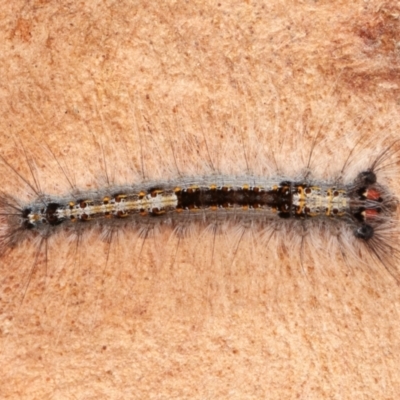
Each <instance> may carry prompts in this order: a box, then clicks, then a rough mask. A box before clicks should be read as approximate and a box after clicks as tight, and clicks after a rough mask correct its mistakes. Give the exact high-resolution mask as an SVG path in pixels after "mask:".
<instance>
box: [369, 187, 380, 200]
mask: <svg viewBox="0 0 400 400" xmlns="http://www.w3.org/2000/svg"><path fill="white" fill-rule="evenodd" d="M380 197H381V194H380V192H378V191H377V190H376V189H368V190H367V195H366V198H367V199H368V200H379V199H380Z"/></svg>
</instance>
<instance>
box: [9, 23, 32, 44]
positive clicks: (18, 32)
mask: <svg viewBox="0 0 400 400" xmlns="http://www.w3.org/2000/svg"><path fill="white" fill-rule="evenodd" d="M31 30H32V21H31V20H29V19H24V18H18V19H17V23H16V25H15V28H14V30H13V31H12V33H11V35H12V37H13V38H18V39H20V40H21V41H22V42H29V41H30V40H31V38H32V34H31Z"/></svg>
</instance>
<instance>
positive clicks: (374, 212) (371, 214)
mask: <svg viewBox="0 0 400 400" xmlns="http://www.w3.org/2000/svg"><path fill="white" fill-rule="evenodd" d="M364 212H365V217H366V218H374V217H376V216H377V215H378V210H375V209H368V210H365V211H364Z"/></svg>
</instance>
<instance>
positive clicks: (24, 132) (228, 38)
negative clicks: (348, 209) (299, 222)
mask: <svg viewBox="0 0 400 400" xmlns="http://www.w3.org/2000/svg"><path fill="white" fill-rule="evenodd" d="M0 10H1V18H0V20H1V22H0V24H1V25H0V32H1V36H2V40H1V43H0V57H1V62H0V71H1V76H2V82H1V83H0V113H1V118H0V126H1V131H0V139H1V149H0V150H1V151H2V154H3V155H4V156H5V157H6V158H7V160H9V161H10V162H12V163H13V165H17V166H18V170H19V172H21V173H24V174H27V175H29V170H28V165H29V163H27V162H26V161H27V157H26V156H25V155H24V153H23V151H22V150H21V149H22V147H21V143H23V146H24V147H25V148H26V149H27V150H28V151H30V152H33V155H32V156H33V157H34V158H35V164H37V168H38V170H39V172H40V171H42V170H43V171H42V172H41V175H40V176H41V185H42V186H43V187H46V188H47V189H51V190H52V191H53V192H55V193H57V192H63V191H65V190H67V189H68V182H67V181H66V180H65V179H64V177H63V174H62V173H61V172H60V169H59V170H58V173H57V175H55V174H54V173H53V174H52V171H53V170H54V169H53V168H46V164H48V165H53V166H54V168H56V167H57V165H56V164H55V163H54V158H53V155H52V154H50V153H49V152H48V151H47V150H45V149H44V147H41V146H42V145H43V146H48V147H49V148H51V149H52V151H53V152H54V156H55V157H56V158H57V159H58V160H61V161H60V162H61V163H63V168H64V171H65V175H67V176H69V177H70V179H71V180H73V181H74V182H75V183H76V185H77V186H79V187H82V186H85V187H90V186H91V185H93V184H94V183H93V180H92V181H91V180H90V179H91V178H90V177H91V176H92V177H93V176H94V175H96V174H97V172H98V170H101V168H102V167H103V170H104V169H107V171H108V173H109V175H110V177H111V178H113V179H115V180H117V181H118V179H119V177H118V174H119V171H120V167H121V165H124V160H125V159H127V158H128V157H127V154H128V155H131V156H132V159H133V160H134V161H133V168H136V169H137V170H140V169H141V167H142V165H143V166H144V169H145V172H144V175H145V176H148V175H152V171H153V169H155V170H156V169H157V163H160V162H163V161H162V160H165V159H167V160H168V161H167V162H168V163H169V164H170V165H171V168H172V169H173V168H177V167H178V169H184V167H185V166H186V165H187V163H188V160H196V162H197V163H199V161H198V157H199V156H198V154H197V151H199V152H203V153H202V154H203V155H204V154H206V152H205V151H204V146H205V144H204V143H207V144H209V145H210V147H211V153H212V156H213V159H214V162H216V164H217V167H218V163H222V162H223V161H221V160H223V158H224V155H223V152H224V151H226V149H225V145H226V144H227V143H229V141H230V139H231V137H232V135H237V134H238V132H245V134H244V137H247V135H248V130H249V129H250V128H254V129H256V130H257V132H263V130H264V131H265V134H266V135H272V136H273V137H274V138H275V139H274V140H275V144H279V143H281V142H282V143H283V144H282V149H283V150H282V151H285V149H286V148H290V149H291V150H292V151H293V149H297V148H298V143H299V139H298V136H299V133H301V136H302V138H303V141H304V138H305V139H306V140H309V139H310V138H311V137H312V136H313V135H314V134H315V132H317V131H318V130H321V131H323V135H322V136H323V137H324V138H325V137H327V138H328V139H329V140H330V141H331V142H333V141H335V140H336V139H337V140H340V138H342V137H343V135H345V134H346V133H347V132H348V131H351V130H354V131H356V130H357V129H362V130H363V131H364V134H365V137H366V138H371V140H372V139H374V138H377V139H379V138H380V137H381V135H383V134H384V135H389V136H390V137H392V138H395V137H396V135H398V132H399V127H400V117H399V104H400V67H399V65H400V64H399V61H400V46H399V43H400V33H399V32H400V8H398V7H396V2H395V1H388V2H386V3H382V2H378V1H369V2H365V1H354V2H349V1H336V2H331V1H318V2H315V1H277V0H276V1H275V0H274V1H265V2H262V1H253V2H243V1H230V2H203V1H197V2H174V1H161V2H153V3H151V2H150V3H149V2H147V1H143V2H141V1H136V2H128V1H119V2H111V1H105V2H86V3H84V2H76V3H74V2H55V1H31V2H25V1H13V2H8V1H4V0H3V1H1V2H0ZM199 132H201V134H199ZM271 132H272V133H271ZM272 136H271V137H272ZM192 137H195V138H197V139H198V141H197V140H194V139H193V140H192V139H190V140H189V139H182V138H192ZM281 139H282V140H281ZM44 140H45V144H44ZM182 140H184V143H183V144H182V142H181V141H182ZM280 140H281V141H280ZM16 143H17V145H16ZM171 143H173V146H172V147H173V148H174V147H178V146H180V145H182V148H184V149H185V154H186V158H185V157H183V156H182V153H179V155H180V156H181V158H179V157H177V159H176V160H174V155H175V154H176V153H175V151H173V150H171ZM16 147H18V148H19V149H20V151H19V152H13V149H15V148H16ZM322 147H323V146H322ZM339 147H340V146H339ZM199 149H200V150H199ZM329 150H330V149H329V146H328V148H325V149H324V151H325V153H324V154H326V155H327V156H331V157H333V159H334V158H335V154H329ZM218 151H219V153H218V154H217V152H218ZM221 154H222V155H221ZM196 157H197V158H196ZM320 157H321V156H320ZM233 158H234V157H233V156H231V157H230V159H233ZM104 159H106V161H107V168H104V165H103V164H104V163H103V160H104ZM238 159H240V160H241V161H238V163H242V164H243V165H245V162H244V161H243V157H240V156H238ZM215 160H216V161H215ZM175 171H176V170H175ZM125 174H128V172H126V171H125ZM11 175H12V174H11ZM71 177H72V178H71ZM0 183H1V185H2V187H3V188H4V190H5V191H7V192H12V191H13V190H14V188H13V186H15V185H16V183H15V178H13V177H12V176H5V175H3V176H1V177H0ZM397 189H398V188H397ZM397 193H398V190H397ZM118 240H119V242H118V243H119V246H116V247H112V248H114V249H117V250H112V251H111V253H110V257H109V259H110V261H109V262H108V263H105V262H104V259H105V255H106V254H107V246H106V243H103V244H101V245H95V244H91V243H92V241H91V239H90V238H89V239H88V240H87V241H85V246H87V247H86V248H83V247H80V248H79V251H78V252H74V250H73V249H70V250H69V251H68V250H65V248H67V249H68V247H69V248H71V247H74V246H76V242H72V244H71V243H68V240H66V239H65V237H61V238H58V239H57V240H56V242H55V243H53V244H52V246H53V249H54V248H55V249H56V250H53V252H51V253H50V257H49V260H48V262H47V263H46V262H45V260H43V259H41V260H39V261H38V262H37V263H36V264H35V266H36V267H35V268H34V269H33V270H32V267H31V265H32V263H33V261H32V259H31V261H30V262H29V257H27V256H26V255H27V254H31V255H32V254H34V253H33V252H32V251H31V252H30V253H29V251H27V250H25V249H24V248H18V249H16V250H15V251H14V253H11V254H10V255H6V256H4V257H3V258H2V259H1V260H0V263H2V265H1V273H2V276H1V280H2V286H1V290H2V291H1V298H0V316H1V326H0V343H1V344H0V348H1V352H0V371H1V374H0V395H1V397H2V398H10V399H11V398H26V399H33V398H40V399H43V398H57V399H61V398H79V399H84V398H85V399H86V398H115V399H117V398H138V399H139V398H191V399H196V398H199V399H200V398H232V399H233V398H234V399H236V398H237V399H250V398H254V399H260V398H276V399H278V398H279V399H282V398H303V399H311V398H315V399H317V398H318V399H320V398H349V399H350V398H352V399H354V398H371V399H372V398H373V399H395V398H397V396H398V393H400V373H399V365H400V328H399V326H400V323H399V318H400V317H399V307H400V289H399V287H398V286H397V285H396V284H395V282H394V281H393V279H391V278H390V276H388V274H385V273H384V272H382V273H375V272H376V271H375V272H374V271H364V272H363V271H356V272H355V273H349V271H348V270H346V267H345V266H342V267H341V268H339V267H340V266H339V267H338V271H339V272H334V271H333V272H332V270H334V268H332V260H335V259H336V258H334V257H333V258H330V255H326V256H325V258H324V261H323V262H322V264H321V265H317V264H316V266H314V267H313V266H312V265H313V264H312V263H311V264H310V263H309V264H308V265H306V268H307V269H308V270H310V271H309V272H310V278H306V277H304V274H303V271H301V269H300V268H290V265H291V264H295V262H294V260H292V261H293V262H291V260H286V261H285V260H284V261H282V264H280V262H281V261H280V260H281V259H282V257H281V256H280V254H281V253H284V250H281V253H280V252H277V254H278V255H277V256H276V260H275V262H271V261H270V262H269V264H268V265H267V266H268V268H266V265H265V263H264V262H263V261H259V260H257V255H256V254H252V253H251V250H249V249H242V250H241V251H238V254H237V255H236V259H235V262H234V263H233V264H232V265H234V266H235V267H234V268H230V265H228V266H226V265H225V266H224V267H221V268H220V269H219V264H218V260H219V259H221V260H223V259H224V254H223V253H219V254H217V256H216V259H215V262H214V263H213V264H212V265H211V266H210V268H209V269H207V262H206V261H204V260H201V254H202V251H199V249H195V251H197V254H199V256H198V258H195V259H194V261H193V260H192V259H191V252H192V251H193V248H194V246H193V245H190V244H188V243H187V242H186V241H185V240H182V241H181V242H179V239H178V238H172V239H171V238H170V237H169V233H168V232H165V233H162V234H161V236H160V237H158V238H157V240H154V241H152V240H153V239H149V240H148V241H147V242H146V243H145V244H144V246H143V251H141V250H140V246H142V244H141V243H142V242H140V243H139V244H137V243H132V242H129V240H128V241H126V239H125V238H124V237H121V238H118ZM163 242H164V245H163V244H161V245H160V243H163ZM210 242H211V241H209V247H208V250H207V251H208V253H207V254H210V253H211V251H210V248H211V245H210ZM28 245H31V246H32V243H30V244H29V243H28V244H27V246H28ZM54 246H55V247H54ZM58 246H59V247H58ZM135 246H136V247H135ZM130 247H135V249H134V250H133V254H135V255H136V256H138V255H140V257H139V261H137V260H136V259H134V260H132V257H131V256H130V253H129V249H130ZM58 248H60V250H59V251H58ZM63 248H64V250H63ZM176 248H179V253H178V254H177V256H176V260H173V261H171V259H173V254H175V253H174V252H175V250H174V249H176ZM113 251H114V253H113ZM115 251H116V252H118V254H117V255H116V254H115ZM221 251H222V250H221ZM18 252H20V253H21V256H20V257H19V256H18V255H17V254H18ZM205 252H206V251H205ZM320 252H321V249H320ZM217 253H218V250H217ZM57 254H58V255H59V257H57ZM77 254H78V256H77ZM165 254H167V255H168V260H169V261H168V263H167V262H164V261H163V257H164V256H165ZM171 254H172V256H171ZM165 257H167V256H165ZM218 257H219V258H218ZM27 258H28V261H27ZM18 260H21V261H18ZM188 260H191V261H188ZM196 260H198V262H199V264H198V265H196V262H197V261H196ZM329 260H330V261H331V263H329ZM297 261H298V260H296V262H297ZM335 263H336V261H335V262H334V263H333V264H335ZM221 265H222V264H221ZM277 265H278V266H279V268H277V267H276V266H277ZM334 266H335V265H334ZM325 267H326V268H328V270H329V267H330V268H331V269H330V270H329V271H330V272H329V273H328V272H327V273H325V272H318V271H319V270H320V269H323V268H325ZM313 268H315V270H316V271H317V272H315V271H314V272H313ZM30 274H31V275H32V276H30ZM27 283H29V284H28V285H27ZM27 286H28V290H27V291H26V290H25V288H26V287H27ZM25 291H26V294H24V293H25ZM22 297H24V299H23V301H22Z"/></svg>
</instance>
